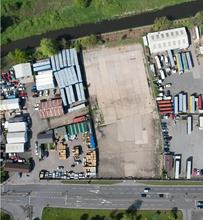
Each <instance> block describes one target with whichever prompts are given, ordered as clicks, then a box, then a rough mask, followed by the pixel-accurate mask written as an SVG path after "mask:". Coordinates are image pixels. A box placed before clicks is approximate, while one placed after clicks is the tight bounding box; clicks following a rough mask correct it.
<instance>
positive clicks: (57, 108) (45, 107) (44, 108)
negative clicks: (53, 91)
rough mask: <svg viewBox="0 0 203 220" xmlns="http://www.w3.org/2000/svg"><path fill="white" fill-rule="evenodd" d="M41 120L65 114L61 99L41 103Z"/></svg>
mask: <svg viewBox="0 0 203 220" xmlns="http://www.w3.org/2000/svg"><path fill="white" fill-rule="evenodd" d="M39 114H40V118H42V119H44V118H52V117H57V116H61V115H63V114H64V112H63V106H62V102H61V99H54V100H51V101H46V102H40V103H39Z"/></svg>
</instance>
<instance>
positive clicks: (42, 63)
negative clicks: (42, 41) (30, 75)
mask: <svg viewBox="0 0 203 220" xmlns="http://www.w3.org/2000/svg"><path fill="white" fill-rule="evenodd" d="M46 65H50V60H47V61H44V62H37V63H34V64H33V67H39V66H46Z"/></svg>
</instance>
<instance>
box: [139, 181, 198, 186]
mask: <svg viewBox="0 0 203 220" xmlns="http://www.w3.org/2000/svg"><path fill="white" fill-rule="evenodd" d="M136 182H137V183H143V184H146V185H169V186H170V185H177V186H178V185H202V182H201V181H199V182H198V181H197V182H189V181H188V182H186V181H185V182H184V181H182V182H181V181H180V182H179V181H136Z"/></svg>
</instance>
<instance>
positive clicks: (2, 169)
mask: <svg viewBox="0 0 203 220" xmlns="http://www.w3.org/2000/svg"><path fill="white" fill-rule="evenodd" d="M6 176H7V173H6V172H5V171H4V168H3V167H2V168H1V183H3V182H4V181H5V180H6Z"/></svg>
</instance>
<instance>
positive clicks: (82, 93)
mask: <svg viewBox="0 0 203 220" xmlns="http://www.w3.org/2000/svg"><path fill="white" fill-rule="evenodd" d="M79 87H80V93H81V97H82V101H85V92H84V89H83V84H82V83H79Z"/></svg>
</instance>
